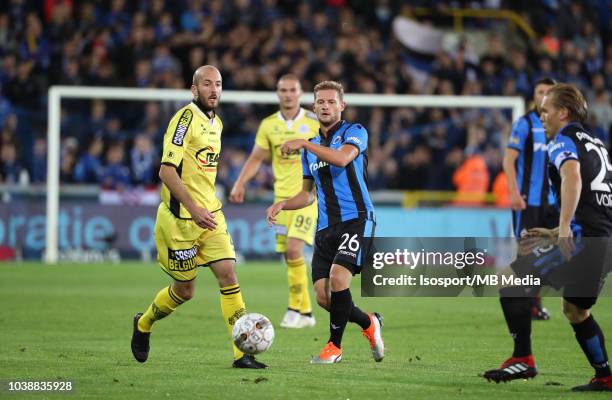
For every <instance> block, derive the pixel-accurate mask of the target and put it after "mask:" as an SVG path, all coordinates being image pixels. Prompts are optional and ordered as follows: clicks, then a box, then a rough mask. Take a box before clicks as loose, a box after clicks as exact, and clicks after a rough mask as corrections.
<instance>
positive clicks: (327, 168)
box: [267, 81, 384, 364]
mask: <svg viewBox="0 0 612 400" xmlns="http://www.w3.org/2000/svg"><path fill="white" fill-rule="evenodd" d="M314 93H315V104H314V112H315V113H316V114H317V118H318V120H319V124H320V132H319V135H318V136H315V137H314V138H312V139H310V140H309V141H306V140H304V139H296V140H291V141H288V142H285V143H284V144H283V146H282V147H281V150H282V151H283V152H284V153H295V152H299V151H300V150H301V149H304V151H303V153H302V169H303V175H304V182H303V187H302V191H301V192H300V193H298V194H297V195H295V196H294V197H292V198H290V199H287V200H283V201H279V202H277V203H275V204H274V205H272V206H271V207H270V208H268V211H267V218H268V222H269V223H270V224H274V223H275V221H276V215H278V213H279V212H280V211H281V210H295V209H300V208H303V207H306V206H308V205H309V204H311V203H312V202H314V201H315V198H316V199H318V207H319V218H318V224H317V233H316V235H315V248H314V255H313V259H312V280H313V282H314V291H315V293H316V296H317V303H319V305H320V306H321V307H323V308H324V309H326V310H327V311H329V313H330V327H329V329H330V338H329V341H328V343H327V344H326V346H325V347H324V348H323V350H322V351H321V353H320V354H319V356H318V357H315V358H313V360H312V363H315V364H332V363H336V362H339V361H340V360H341V359H342V349H341V342H342V335H343V333H344V328H345V327H346V325H347V323H348V322H354V323H356V324H358V325H359V326H360V327H361V328H362V333H363V335H364V336H365V337H366V338H367V339H368V341H369V343H370V349H371V350H372V355H373V357H374V360H376V361H381V360H382V359H383V357H384V343H383V340H382V336H381V328H382V317H381V316H380V315H379V314H377V313H372V314H366V313H364V312H363V311H361V310H360V309H359V308H358V307H357V306H355V304H353V300H352V296H351V292H350V289H349V288H350V284H351V280H352V276H353V275H355V274H358V273H360V272H361V269H362V266H363V263H364V261H365V259H366V257H367V254H368V252H369V249H370V244H371V240H372V237H373V235H374V226H375V219H374V206H373V205H372V200H371V199H370V194H369V192H368V185H367V164H368V163H367V160H368V158H367V155H366V150H367V148H368V132H367V130H366V129H365V128H364V127H363V126H362V125H359V124H351V123H349V122H347V121H343V120H341V114H342V111H343V110H344V107H345V103H344V100H343V97H344V90H343V88H342V85H340V84H339V83H337V82H332V81H325V82H321V83H319V84H318V85H316V86H315V88H314ZM315 188H316V196H315ZM330 292H331V293H330Z"/></svg>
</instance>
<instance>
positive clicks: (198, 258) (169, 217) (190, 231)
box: [155, 203, 236, 282]
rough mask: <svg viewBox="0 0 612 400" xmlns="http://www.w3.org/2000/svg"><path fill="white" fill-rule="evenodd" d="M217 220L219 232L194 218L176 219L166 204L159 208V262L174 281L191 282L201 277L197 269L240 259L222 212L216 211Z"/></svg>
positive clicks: (157, 246) (157, 234)
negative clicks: (203, 226) (195, 220)
mask: <svg viewBox="0 0 612 400" xmlns="http://www.w3.org/2000/svg"><path fill="white" fill-rule="evenodd" d="M215 221H216V222H217V227H216V228H215V230H213V231H211V230H208V229H203V228H200V227H199V226H197V225H196V224H195V222H193V221H192V220H190V219H179V218H176V217H175V216H174V215H173V214H172V213H171V212H170V209H168V207H167V206H166V205H165V204H164V203H162V204H160V205H159V208H158V209H157V220H156V221H155V247H156V248H157V261H158V262H159V265H160V266H161V268H162V269H163V270H164V271H165V272H166V273H167V274H168V275H170V276H171V277H172V278H173V279H176V280H177V281H182V282H186V281H191V280H193V279H195V277H196V275H197V267H207V266H209V265H210V264H212V263H214V262H215V261H221V260H228V259H230V260H236V252H235V251H234V244H233V243H232V238H231V237H230V235H229V233H228V232H227V224H226V223H225V216H224V215H223V212H222V211H221V210H219V211H217V212H215Z"/></svg>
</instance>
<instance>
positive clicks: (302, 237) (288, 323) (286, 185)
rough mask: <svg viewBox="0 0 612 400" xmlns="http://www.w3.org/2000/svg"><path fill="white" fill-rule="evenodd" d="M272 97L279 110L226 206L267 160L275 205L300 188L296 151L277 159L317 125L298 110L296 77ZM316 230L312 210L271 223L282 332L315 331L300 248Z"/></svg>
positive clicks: (260, 133) (285, 79)
mask: <svg viewBox="0 0 612 400" xmlns="http://www.w3.org/2000/svg"><path fill="white" fill-rule="evenodd" d="M276 94H277V95H278V99H279V106H280V107H279V108H280V110H279V111H277V112H275V113H274V114H272V115H270V116H269V117H267V118H265V119H264V120H262V121H261V124H260V125H259V129H258V130H257V135H256V138H255V146H253V150H252V151H251V155H250V156H249V158H248V160H247V162H246V163H245V165H244V167H243V168H242V171H241V172H240V176H239V177H238V179H237V181H236V183H235V184H234V187H233V188H232V191H231V193H230V201H232V202H234V203H242V202H243V201H244V193H245V188H246V186H247V184H248V182H249V180H251V179H252V178H253V177H254V176H255V175H256V174H257V171H258V170H259V168H260V166H261V164H262V162H264V161H267V160H269V161H271V163H272V169H273V172H274V197H275V199H276V200H275V201H280V200H285V199H288V198H290V197H293V196H294V195H295V194H297V193H299V192H300V190H301V189H302V166H301V152H300V151H297V152H295V153H294V154H288V155H287V154H282V153H281V151H280V147H281V145H282V144H283V143H284V142H286V141H287V140H292V139H306V140H308V139H310V138H312V137H314V136H316V135H317V133H318V131H319V122H318V121H317V118H316V116H315V115H314V113H312V112H310V111H308V110H305V109H304V108H301V107H300V97H301V96H302V94H303V93H302V88H301V85H300V81H299V79H298V78H297V77H296V76H295V75H291V74H287V75H283V76H282V77H281V78H280V79H279V80H278V83H277V89H276ZM316 226H317V206H316V204H314V203H313V204H311V205H310V206H308V207H306V208H303V209H300V210H292V211H282V212H281V214H279V216H278V218H277V222H276V227H275V229H276V251H277V252H278V253H283V254H284V255H285V260H286V262H287V278H288V283H289V306H288V308H287V312H286V313H285V315H284V317H283V319H282V321H281V323H280V325H281V326H282V327H284V328H303V327H310V326H314V324H315V319H314V317H313V316H312V305H311V301H310V294H309V292H308V286H309V285H308V272H307V268H306V263H305V261H304V245H305V244H308V245H312V241H313V237H314V233H315V230H316Z"/></svg>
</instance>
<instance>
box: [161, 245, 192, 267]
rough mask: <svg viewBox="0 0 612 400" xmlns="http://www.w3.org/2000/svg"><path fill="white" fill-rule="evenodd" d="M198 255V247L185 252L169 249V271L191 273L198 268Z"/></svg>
mask: <svg viewBox="0 0 612 400" xmlns="http://www.w3.org/2000/svg"><path fill="white" fill-rule="evenodd" d="M197 254H198V247H197V246H193V247H192V248H190V249H185V250H172V249H168V269H170V271H190V270H192V269H194V268H196V267H197V265H196V255H197Z"/></svg>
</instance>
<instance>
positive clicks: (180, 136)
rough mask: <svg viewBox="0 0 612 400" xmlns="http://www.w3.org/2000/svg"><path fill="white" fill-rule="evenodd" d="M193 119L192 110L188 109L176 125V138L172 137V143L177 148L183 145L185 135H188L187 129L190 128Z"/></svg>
mask: <svg viewBox="0 0 612 400" xmlns="http://www.w3.org/2000/svg"><path fill="white" fill-rule="evenodd" d="M192 119H193V113H192V112H191V110H189V109H187V110H185V111H183V115H181V118H180V119H179V121H178V123H177V124H176V129H175V131H174V136H172V143H174V144H175V145H177V146H182V145H183V140H184V139H185V135H186V134H187V128H189V124H191V120H192Z"/></svg>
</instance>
